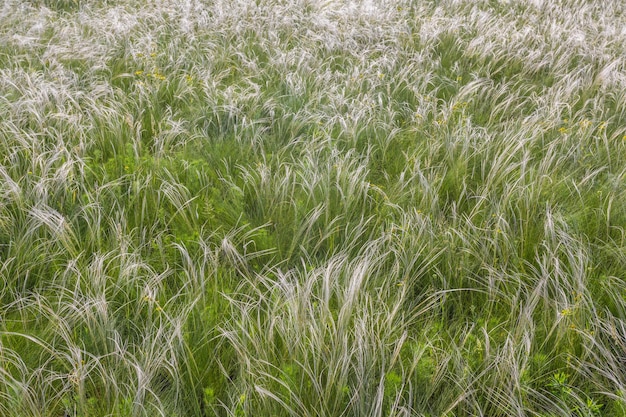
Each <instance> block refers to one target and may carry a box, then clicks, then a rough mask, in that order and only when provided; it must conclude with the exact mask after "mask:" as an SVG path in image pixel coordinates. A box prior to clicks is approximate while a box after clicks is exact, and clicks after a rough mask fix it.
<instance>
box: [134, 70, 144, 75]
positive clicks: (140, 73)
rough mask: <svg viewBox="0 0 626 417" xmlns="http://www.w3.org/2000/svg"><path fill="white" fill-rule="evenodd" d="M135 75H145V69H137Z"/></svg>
mask: <svg viewBox="0 0 626 417" xmlns="http://www.w3.org/2000/svg"><path fill="white" fill-rule="evenodd" d="M135 75H143V70H137V71H135Z"/></svg>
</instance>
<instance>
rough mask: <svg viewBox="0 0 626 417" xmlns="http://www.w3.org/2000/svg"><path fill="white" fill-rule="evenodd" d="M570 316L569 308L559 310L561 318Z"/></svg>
mask: <svg viewBox="0 0 626 417" xmlns="http://www.w3.org/2000/svg"><path fill="white" fill-rule="evenodd" d="M571 315H572V310H570V309H569V308H564V309H563V310H561V316H563V317H567V316H571Z"/></svg>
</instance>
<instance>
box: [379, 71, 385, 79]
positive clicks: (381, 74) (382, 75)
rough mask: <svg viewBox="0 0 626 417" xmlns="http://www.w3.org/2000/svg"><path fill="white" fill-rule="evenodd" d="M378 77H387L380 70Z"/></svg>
mask: <svg viewBox="0 0 626 417" xmlns="http://www.w3.org/2000/svg"><path fill="white" fill-rule="evenodd" d="M378 78H380V79H381V80H382V79H383V78H385V74H383V73H382V72H379V73H378Z"/></svg>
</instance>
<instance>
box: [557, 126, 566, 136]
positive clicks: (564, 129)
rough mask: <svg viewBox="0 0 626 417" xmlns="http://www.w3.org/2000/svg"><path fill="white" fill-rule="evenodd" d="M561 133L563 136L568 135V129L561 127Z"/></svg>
mask: <svg viewBox="0 0 626 417" xmlns="http://www.w3.org/2000/svg"><path fill="white" fill-rule="evenodd" d="M559 132H560V133H561V134H562V135H564V134H566V133H567V129H566V128H564V127H560V128H559Z"/></svg>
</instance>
